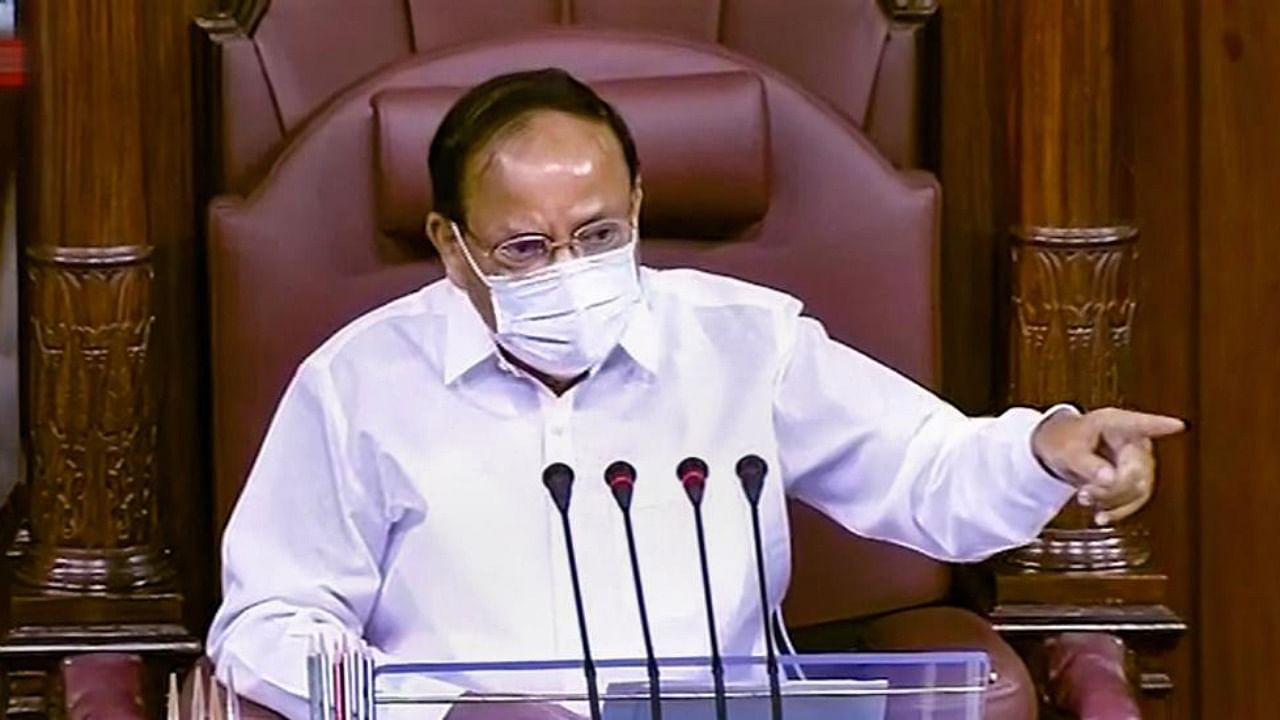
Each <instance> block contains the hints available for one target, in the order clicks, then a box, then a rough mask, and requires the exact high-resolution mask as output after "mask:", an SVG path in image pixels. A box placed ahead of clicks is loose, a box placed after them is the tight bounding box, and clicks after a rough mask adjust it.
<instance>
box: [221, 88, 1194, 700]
mask: <svg viewBox="0 0 1280 720" xmlns="http://www.w3.org/2000/svg"><path fill="white" fill-rule="evenodd" d="M429 164H430V171H431V178H432V185H433V187H434V188H435V193H436V194H435V203H434V212H432V213H431V216H430V217H429V218H428V220H427V234H428V236H429V238H430V241H431V242H432V243H433V244H434V245H435V247H436V249H437V250H438V251H439V253H440V255H441V257H442V258H443V260H444V263H445V266H446V268H447V273H448V277H447V279H446V280H442V281H440V282H437V283H434V284H432V285H429V286H427V287H425V288H423V289H422V290H420V291H418V292H416V293H413V294H412V295H409V296H406V297H403V298H400V299H398V300H395V301H393V302H391V303H389V304H387V305H384V306H382V307H380V308H378V309H376V310H374V311H372V312H370V313H369V314H367V315H365V316H363V317H361V318H359V319H358V320H356V321H355V322H353V323H351V324H350V325H348V326H347V327H346V328H344V329H343V330H341V331H339V332H338V333H337V334H336V335H334V336H333V337H332V338H330V339H329V340H328V341H327V342H326V343H324V345H323V346H321V347H320V348H319V349H318V350H317V351H316V352H315V353H314V354H313V355H312V356H311V357H309V358H308V359H307V360H306V361H304V362H303V364H302V365H301V367H300V368H299V369H298V372H297V374H296V376H295V378H294V379H293V382H292V383H291V384H290V386H289V388H288V390H287V391H286V393H285V396H284V398H283V399H282V400H281V402H280V406H279V409H278V411H277V413H276V416H275V419H274V420H273V422H272V424H271V427H270V430H269V431H268V433H267V437H266V439H265V441H264V443H263V446H262V449H261V452H260V454H259V456H258V459H257V462H256V463H255V465H254V467H253V470H252V472H251V475H250V477H249V480H248V483H247V485H246V487H245V490H244V493H243V495H242V497H241V499H240V502H239V504H238V505H237V507H236V510H235V512H234V514H233V516H232V518H231V521H230V523H229V525H228V527H227V529H226V534H225V537H224V548H223V571H224V580H223V582H224V600H223V605H222V607H221V609H220V610H219V612H218V614H217V617H216V618H215V621H214V624H213V628H212V629H211V631H210V638H209V650H210V654H211V656H212V657H213V658H214V660H215V662H216V663H217V666H218V670H219V674H220V675H221V677H222V678H223V679H224V680H225V679H226V678H227V677H228V676H229V675H234V681H235V685H236V687H237V689H239V690H240V691H241V693H242V694H244V695H247V696H248V697H250V698H252V699H255V700H257V701H259V702H261V703H263V704H266V705H268V706H270V707H272V708H275V709H277V710H279V711H280V712H283V713H284V714H286V715H287V716H289V717H305V716H306V707H305V703H304V700H303V696H304V694H305V687H306V686H305V675H304V656H305V654H306V652H307V650H308V646H309V644H310V643H311V642H312V638H313V637H314V636H315V635H323V636H327V637H337V636H349V637H357V638H363V639H365V640H366V641H367V642H368V643H369V644H370V645H371V647H372V648H373V649H374V652H375V654H376V657H377V658H378V660H379V661H381V662H387V661H392V660H399V661H479V660H518V659H545V658H574V657H579V656H580V652H581V646H580V644H579V642H580V638H579V634H578V628H577V625H576V621H575V615H574V603H573V600H572V593H571V586H570V581H569V577H568V571H567V567H566V561H565V556H564V546H563V538H562V537H561V534H560V522H559V517H558V515H557V513H556V510H555V508H554V506H553V505H552V503H551V502H550V500H549V498H548V497H547V494H546V490H545V489H544V488H543V487H542V484H541V482H540V476H541V471H542V469H543V468H544V467H545V466H547V465H548V464H550V463H552V462H557V461H558V462H564V463H567V464H568V465H570V466H571V467H573V468H575V469H576V470H577V473H578V476H579V478H580V481H579V482H578V483H577V484H576V486H575V488H574V500H573V506H572V511H571V519H572V525H573V531H574V535H575V538H576V539H577V545H578V561H579V565H580V568H581V573H582V577H583V581H584V582H583V594H584V602H585V606H586V615H587V625H588V628H589V631H590V634H591V640H592V646H593V651H594V652H595V654H596V655H598V656H601V657H625V656H639V655H641V654H642V653H643V647H642V645H641V636H640V632H639V630H638V626H637V623H636V621H635V618H636V617H637V613H638V609H637V607H636V604H635V599H634V596H633V594H632V590H631V588H632V586H631V577H630V565H629V562H628V560H627V553H626V546H625V541H624V535H623V529H622V520H621V517H620V514H619V512H618V511H617V508H616V507H615V505H614V501H613V498H612V497H611V496H610V494H609V491H608V488H607V487H606V486H605V483H604V482H603V481H602V480H601V479H600V478H601V472H602V471H603V469H604V468H605V467H606V466H607V465H608V464H609V463H610V462H612V461H614V460H618V459H624V460H627V461H629V462H630V463H631V464H633V465H634V466H635V467H636V468H637V470H638V482H637V484H636V487H635V495H634V504H633V516H634V521H635V527H636V534H637V541H638V545H639V561H640V565H641V570H642V575H643V578H644V582H645V583H646V589H647V591H648V593H647V595H648V603H647V604H648V606H649V607H648V610H649V614H650V619H651V622H652V625H653V635H654V643H655V646H656V650H657V653H658V654H659V655H663V656H678V655H705V654H706V652H707V638H706V627H705V616H704V615H703V608H702V606H701V603H700V598H701V587H702V586H701V580H700V574H699V569H698V561H697V555H696V551H695V550H694V535H693V532H694V531H693V519H692V515H691V512H690V508H689V503H688V500H687V499H686V498H685V496H684V493H683V490H682V489H681V487H680V485H679V483H677V482H676V480H675V476H674V469H675V466H676V464H677V463H678V462H679V461H680V460H681V459H682V458H684V457H686V456H690V455H697V456H701V457H703V458H705V459H706V460H707V462H708V464H709V466H710V468H711V473H710V478H709V480H708V485H707V490H706V496H705V499H704V501H703V506H704V512H705V519H706V524H707V527H708V528H709V537H708V546H709V547H708V550H709V554H710V564H711V582H712V586H713V588H714V593H715V610H716V618H717V622H718V625H719V636H720V640H721V644H722V649H723V651H724V652H725V653H726V654H736V655H746V654H758V653H760V652H761V651H762V648H763V642H764V640H763V637H762V632H761V626H760V615H759V608H758V607H756V606H755V605H754V604H753V602H752V599H753V598H755V597H757V596H756V594H755V590H754V588H755V585H754V583H755V575H754V565H753V562H754V559H753V558H754V556H753V553H752V547H751V540H750V537H751V531H750V519H749V516H748V514H747V511H746V508H745V505H744V501H743V498H742V495H741V490H740V489H739V487H738V485H737V482H736V478H733V467H734V463H735V462H736V461H737V459H738V458H740V457H741V456H743V455H746V454H748V453H754V454H758V455H760V456H762V457H763V458H764V459H765V460H766V461H767V462H768V464H769V467H770V468H772V469H773V471H772V473H771V474H770V475H769V476H768V478H767V482H766V486H765V491H764V496H763V500H762V502H761V510H762V513H763V520H764V526H765V550H766V564H767V567H768V574H769V591H770V596H771V597H770V602H771V603H773V604H776V603H778V602H779V601H780V599H781V597H782V595H783V594H784V593H785V591H786V584H787V578H788V572H789V549H788V544H789V537H788V529H787V525H786V515H785V498H786V497H787V496H792V497H796V498H799V499H801V500H803V501H805V502H807V503H809V504H811V505H813V506H814V507H816V508H818V509H820V510H822V511H823V512H825V513H826V514H828V515H829V516H830V517H832V518H833V519H835V520H837V521H839V522H840V523H842V524H843V525H845V526H846V527H848V528H849V529H850V530H852V531H854V532H857V533H860V534H862V535H865V536H867V537H872V538H878V539H883V540H888V541H891V542H895V543H899V544H902V545H906V546H909V547H912V548H915V549H917V550H919V551H921V552H923V553H926V554H928V555H931V556H933V557H936V558H940V559H944V560H951V561H960V562H966V561H975V560H979V559H982V558H985V557H987V556H989V555H991V554H993V553H996V552H999V551H1001V550H1005V549H1008V548H1012V547H1016V546H1018V545H1020V544H1023V543H1025V542H1027V541H1028V540H1030V539H1031V538H1033V537H1034V536H1035V535H1036V533H1037V532H1038V531H1039V530H1040V529H1041V528H1042V527H1043V526H1044V524H1045V523H1047V522H1048V521H1049V520H1050V519H1051V518H1052V517H1053V516H1054V515H1055V514H1056V513H1057V512H1058V511H1059V509H1060V508H1061V507H1062V505H1063V504H1064V503H1066V502H1067V501H1068V500H1069V499H1070V498H1072V497H1073V496H1075V497H1077V498H1078V500H1079V501H1080V502H1082V503H1085V504H1090V505H1092V506H1093V507H1094V508H1095V509H1096V512H1097V521H1098V522H1099V523H1109V522H1114V521H1115V520H1118V519H1121V518H1123V517H1125V516H1127V515H1129V514H1131V513H1133V512H1135V511H1136V510H1137V509H1138V508H1139V507H1141V506H1142V504H1143V503H1145V502H1146V500H1147V499H1148V498H1149V497H1150V496H1151V492H1152V484H1153V481H1154V477H1153V459H1152V453H1151V438H1154V437H1159V436H1162V435H1167V434H1170V433H1174V432H1177V431H1179V430H1180V429H1181V427H1182V424H1181V422H1180V421H1178V420H1175V419H1171V418H1163V417H1158V416H1151V415H1143V414H1139V413H1132V412H1127V411H1123V410H1114V409H1108V410H1099V411H1095V412H1091V413H1088V414H1085V415H1080V414H1079V413H1077V412H1075V411H1074V410H1071V409H1069V408H1066V409H1061V408H1060V409H1055V410H1053V411H1051V412H1050V413H1048V414H1042V413H1040V412H1037V411H1034V410H1030V409H1025V408H1016V409H1013V410H1010V411H1008V412H1006V413H1004V414H1003V415H1001V416H1000V417H998V418H967V417H965V416H964V415H962V414H961V413H960V412H958V411H957V410H955V409H954V408H952V407H951V406H949V405H947V404H946V403H944V402H943V401H941V400H939V399H938V398H937V397H935V396H933V395H932V394H930V393H929V392H928V391H926V390H924V389H922V388H921V387H919V386H918V385H916V384H914V383H913V382H911V381H910V380H908V379H906V378H904V377H902V376H901V375H899V374H897V373H895V372H894V371H892V370H890V369H887V368H885V367H884V366H881V365H879V364H877V363H876V362H875V361H873V360H871V359H869V358H867V357H865V356H863V355H861V354H859V353H858V352H856V351H854V350H852V349H850V348H848V347H846V346H844V345H842V344H840V343H838V342H836V341H834V340H832V339H830V338H829V337H828V336H827V335H826V333H825V332H824V330H823V328H822V326H821V325H820V324H819V323H818V322H817V321H815V320H813V319H810V318H806V317H804V316H802V315H801V304H800V302H799V301H798V300H796V299H794V298H791V297H789V296H786V295H784V294H781V293H779V292H776V291H773V290H770V289H766V288H762V287H757V286H753V285H749V284H747V283H744V282H741V281H738V280H733V279H729V278H725V277H717V276H713V275H709V274H705V273H701V272H697V271H693V270H667V271H656V270H651V269H646V268H638V267H637V265H636V242H637V233H636V227H637V221H638V217H639V213H640V203H641V197H642V187H641V181H640V174H639V162H638V160H637V158H636V152H635V146H634V144H633V142H632V140H631V137H630V134H629V133H628V131H627V129H626V126H625V124H624V123H623V122H622V120H621V118H619V117H618V116H617V114H616V113H614V111H613V110H612V109H611V108H610V107H609V106H608V105H607V104H605V103H604V102H603V101H601V100H600V99H599V98H598V97H596V96H595V94H594V93H592V92H591V91H590V90H589V89H588V88H587V87H586V86H585V85H582V84H581V83H579V82H577V81H576V80H574V79H573V78H571V77H569V76H568V75H567V74H565V73H563V72H560V71H554V70H548V71H540V72H530V73H519V74H515V75H509V76H504V77H501V78H495V79H494V80H491V81H489V82H487V83H484V84H482V85H480V86H478V87H476V88H475V89H473V90H472V91H470V92H469V93H468V94H467V95H466V96H464V97H463V98H462V99H461V100H460V101H459V103H458V104H457V105H456V106H455V107H454V108H453V109H452V110H451V111H450V113H449V114H448V116H446V118H445V120H444V122H443V124H442V125H441V127H440V130H439V131H438V133H437V135H436V137H435V139H434V141H433V143H432V146H431V154H430V161H429ZM748 348H749V350H750V351H747V349H748ZM478 682H479V680H477V679H475V678H468V677H459V678H456V679H455V680H454V682H450V683H445V682H443V681H436V682H434V683H428V684H427V686H428V689H430V690H433V691H438V692H440V693H443V694H454V693H462V692H464V691H466V690H468V689H474V685H476V684H477V683H478ZM542 682H550V683H553V684H554V683H562V684H564V685H565V686H569V687H574V686H580V679H578V678H577V677H576V676H574V675H573V674H572V673H570V674H568V675H567V676H566V677H564V678H561V679H549V680H543V681H542ZM527 689H537V688H534V687H529V688H527ZM471 707H472V706H466V705H459V706H457V709H456V710H454V711H453V712H452V715H453V716H454V717H461V716H464V715H467V714H468V713H473V712H477V711H475V710H471V709H468V708H471ZM500 712H501V713H502V714H501V716H503V717H541V716H544V715H552V716H558V715H559V714H560V713H564V712H566V711H564V710H562V709H560V708H558V707H540V706H532V705H531V706H527V707H523V708H504V709H501V710H500Z"/></svg>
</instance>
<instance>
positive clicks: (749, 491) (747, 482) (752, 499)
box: [734, 455, 782, 720]
mask: <svg viewBox="0 0 1280 720" xmlns="http://www.w3.org/2000/svg"><path fill="white" fill-rule="evenodd" d="M734 471H735V472H737V474H738V479H739V480H741V481H742V492H743V493H744V494H745V495H746V496H747V502H748V503H749V504H750V505H751V531H752V537H753V538H754V540H755V551H756V580H757V584H758V585H759V586H760V616H761V619H762V620H763V622H764V648H765V667H766V668H767V669H768V673H769V709H770V711H771V714H772V717H773V720H782V689H781V687H779V684H778V655H777V653H776V652H775V651H774V648H773V632H772V626H771V625H770V623H769V593H768V586H767V584H766V583H767V582H768V581H767V580H766V579H765V574H764V541H763V540H761V538H760V493H761V491H763V490H764V476H765V475H767V474H768V473H769V465H768V464H767V463H766V462H765V461H764V459H763V458H761V457H760V456H758V455H746V456H744V457H743V458H742V459H741V460H739V461H738V464H737V465H736V466H734Z"/></svg>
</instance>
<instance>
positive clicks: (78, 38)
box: [0, 0, 198, 714]
mask: <svg viewBox="0 0 1280 720" xmlns="http://www.w3.org/2000/svg"><path fill="white" fill-rule="evenodd" d="M148 5H149V3H144V2H137V1H133V0H130V1H126V2H110V3H97V2H92V3H84V2H79V1H78V0H44V1H43V2H33V3H27V4H26V5H24V9H25V10H26V12H27V15H26V17H25V18H24V27H25V28H26V30H27V33H28V38H29V51H30V52H29V61H30V64H31V67H32V70H33V75H34V77H35V78H36V82H37V84H36V86H35V88H34V92H33V93H32V100H33V103H32V104H33V107H32V108H31V112H30V123H29V126H30V136H29V142H30V147H31V149H30V153H31V162H30V165H31V168H30V169H31V177H30V178H29V182H30V184H31V187H32V188H33V189H32V191H31V192H30V193H29V194H28V195H27V198H28V202H29V203H30V205H31V206H30V207H29V208H28V213H27V214H28V215H29V216H30V217H31V218H32V223H31V226H30V227H29V228H28V229H27V231H26V233H25V238H26V241H27V244H28V245H27V248H26V255H25V266H26V267H25V273H24V275H25V277H24V280H25V286H24V288H23V290H24V295H25V298H26V304H25V313H26V320H25V327H24V328H23V334H24V349H25V355H24V367H23V384H24V391H25V398H24V402H25V406H26V414H25V415H26V416H25V420H26V423H25V428H26V437H25V446H26V449H27V457H28V466H29V472H28V481H29V484H28V487H27V488H26V493H25V496H26V502H27V505H28V507H27V509H26V510H27V517H26V523H25V525H26V529H27V532H26V537H25V539H24V541H23V542H22V543H20V544H19V545H18V546H17V547H15V548H14V552H13V553H12V555H13V557H12V558H11V560H10V563H9V586H10V597H9V598H8V613H7V616H8V617H7V623H6V626H5V628H4V635H3V638H2V639H0V658H3V659H4V663H3V666H4V668H5V670H6V672H7V686H8V690H9V702H8V705H9V708H8V710H9V712H10V714H13V713H19V712H22V711H40V710H41V702H44V701H47V700H49V699H50V694H51V693H55V692H56V686H55V685H54V684H53V683H51V682H50V678H51V673H50V669H51V668H52V667H56V665H55V663H56V661H57V657H58V656H59V655H62V654H66V653H68V652H75V651H77V650H89V649H130V650H134V651H137V650H141V649H145V648H151V649H153V650H169V651H176V652H186V653H190V652H193V651H194V650H195V649H196V648H197V647H198V645H196V643H195V642H194V640H193V639H192V638H190V637H189V636H188V635H187V633H186V632H185V630H184V629H183V627H182V625H181V622H182V608H181V596H180V595H179V594H178V593H177V588H176V587H175V584H174V576H175V572H174V566H173V562H172V560H171V558H170V554H169V552H168V551H167V550H166V546H165V541H164V538H163V537H162V532H161V524H160V522H159V518H158V507H157V497H158V492H157V491H158V487H159V485H158V484H159V483H160V482H161V478H160V477H159V476H158V474H157V466H156V452H157V412H156V408H157V395H158V392H157V389H156V386H155V377H156V368H155V362H154V361H155V357H154V353H155V343H154V338H153V329H154V325H155V303H153V288H154V270H153V267H152V255H153V251H152V245H151V240H150V235H149V228H148V217H149V216H148V206H147V196H148V186H149V185H151V186H154V185H157V184H165V183H173V181H174V179H173V178H163V177H148V176H147V172H146V170H147V166H146V163H145V156H144V148H145V143H146V142H147V141H148V138H146V137H144V127H145V125H144V121H145V119H146V118H145V116H144V104H143V103H144V93H143V85H144V83H143V78H144V73H146V72H148V71H149V69H148V68H147V67H145V63H144V61H143V57H144V55H143V54H142V53H141V52H140V49H141V47H142V46H141V44H140V43H141V40H142V34H143V28H144V18H143V11H144V9H145V8H146V7H147V6H148ZM55 674H56V673H55ZM46 709H51V708H46Z"/></svg>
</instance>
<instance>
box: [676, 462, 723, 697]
mask: <svg viewBox="0 0 1280 720" xmlns="http://www.w3.org/2000/svg"><path fill="white" fill-rule="evenodd" d="M676 477H678V478H679V479H680V484H681V485H683V486H684V494H685V495H688V496H689V502H690V503H692V504H693V520H694V527H695V528H696V529H697V532H698V561H699V562H700V563H702V595H703V600H704V601H705V603H706V606H707V631H708V635H709V636H710V639H711V679H712V681H713V682H714V683H715V692H716V720H726V719H727V718H728V716H729V709H728V706H727V701H726V697H725V690H724V660H723V659H721V657H720V642H719V641H718V640H717V639H716V612H715V608H714V607H713V606H712V604H711V572H710V570H708V568H707V534H706V531H705V530H704V529H703V527H702V494H703V491H704V490H705V489H706V486H707V464H706V463H705V462H703V461H702V460H701V459H700V458H696V457H688V458H685V459H684V460H681V461H680V464H679V465H677V466H676Z"/></svg>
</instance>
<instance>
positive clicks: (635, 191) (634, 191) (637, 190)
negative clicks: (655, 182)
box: [630, 175, 644, 227]
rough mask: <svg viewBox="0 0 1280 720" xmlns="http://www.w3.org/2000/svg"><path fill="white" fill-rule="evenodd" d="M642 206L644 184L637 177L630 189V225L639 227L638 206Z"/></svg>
mask: <svg viewBox="0 0 1280 720" xmlns="http://www.w3.org/2000/svg"><path fill="white" fill-rule="evenodd" d="M643 204H644V183H643V182H642V178H641V177H640V176H639V175H637V176H636V181H635V184H634V185H633V186H632V188H631V218H630V220H631V224H632V225H635V226H636V227H640V206H641V205H643Z"/></svg>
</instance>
